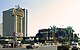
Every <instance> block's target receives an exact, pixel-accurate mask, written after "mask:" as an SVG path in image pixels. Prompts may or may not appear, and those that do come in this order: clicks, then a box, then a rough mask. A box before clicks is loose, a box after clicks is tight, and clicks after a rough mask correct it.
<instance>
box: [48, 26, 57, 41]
mask: <svg viewBox="0 0 80 50" xmlns="http://www.w3.org/2000/svg"><path fill="white" fill-rule="evenodd" d="M50 27H51V26H50ZM57 31H58V30H57V27H56V26H55V25H54V26H53V27H51V29H50V32H51V33H52V36H53V37H54V42H55V40H56V38H55V33H57Z"/></svg>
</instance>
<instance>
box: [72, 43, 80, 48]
mask: <svg viewBox="0 0 80 50" xmlns="http://www.w3.org/2000/svg"><path fill="white" fill-rule="evenodd" d="M73 47H79V45H78V43H72V44H71V48H73Z"/></svg>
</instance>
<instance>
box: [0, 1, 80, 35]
mask: <svg viewBox="0 0 80 50" xmlns="http://www.w3.org/2000/svg"><path fill="white" fill-rule="evenodd" d="M18 4H19V5H20V6H21V7H22V8H27V9H28V26H29V27H28V35H29V36H31V35H32V36H33V35H35V34H36V33H37V32H38V30H39V29H44V28H49V27H50V26H53V25H56V26H57V27H67V26H72V27H73V29H74V30H75V32H77V33H80V22H79V20H80V0H0V22H1V23H2V11H4V10H6V9H10V8H13V7H15V5H18ZM61 25H64V26H61Z"/></svg>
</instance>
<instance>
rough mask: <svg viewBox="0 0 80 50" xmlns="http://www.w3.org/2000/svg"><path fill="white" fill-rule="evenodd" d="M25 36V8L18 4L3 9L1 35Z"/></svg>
mask: <svg viewBox="0 0 80 50" xmlns="http://www.w3.org/2000/svg"><path fill="white" fill-rule="evenodd" d="M14 33H15V36H22V37H26V36H27V9H22V8H21V7H20V6H19V5H18V6H16V7H15V8H11V9H9V10H5V11H3V36H14Z"/></svg>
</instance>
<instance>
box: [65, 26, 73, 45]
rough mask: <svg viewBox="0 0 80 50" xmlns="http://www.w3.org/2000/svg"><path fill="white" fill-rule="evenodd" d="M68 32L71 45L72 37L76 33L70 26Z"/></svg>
mask: <svg viewBox="0 0 80 50" xmlns="http://www.w3.org/2000/svg"><path fill="white" fill-rule="evenodd" d="M66 30H67V31H68V39H69V44H70V43H71V35H72V33H73V32H74V31H73V29H72V27H71V26H68V27H67V29H66Z"/></svg>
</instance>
